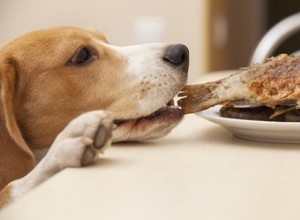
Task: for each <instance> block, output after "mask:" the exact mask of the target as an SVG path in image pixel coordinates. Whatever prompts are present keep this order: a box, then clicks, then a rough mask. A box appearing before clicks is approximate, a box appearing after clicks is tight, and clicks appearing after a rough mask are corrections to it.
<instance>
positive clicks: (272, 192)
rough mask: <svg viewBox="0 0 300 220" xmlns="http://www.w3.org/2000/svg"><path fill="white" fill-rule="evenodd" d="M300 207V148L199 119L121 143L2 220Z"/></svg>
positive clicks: (294, 214) (204, 214) (285, 215)
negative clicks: (237, 134) (241, 134)
mask: <svg viewBox="0 0 300 220" xmlns="http://www.w3.org/2000/svg"><path fill="white" fill-rule="evenodd" d="M227 74H228V73H217V74H207V75H203V76H201V81H208V80H215V79H217V78H220V77H223V76H225V75H227ZM299 206H300V146H299V145H298V144H274V143H263V142H255V141H248V140H243V139H239V138H237V137H234V136H233V135H232V134H231V133H230V132H229V131H227V130H225V129H224V128H222V127H221V126H219V125H217V124H213V123H211V122H209V121H206V120H204V119H202V118H200V117H198V116H197V115H194V114H191V115H187V116H186V117H185V118H184V120H183V121H182V123H181V124H180V125H179V126H178V127H177V128H175V129H174V130H173V132H172V133H171V134H170V135H168V136H167V137H165V138H162V139H159V140H155V141H150V142H146V143H122V144H116V145H114V146H113V147H112V148H110V149H108V150H107V151H106V153H105V155H104V156H103V157H102V158H101V159H100V160H99V161H98V162H96V163H95V164H94V165H92V166H89V167H85V168H76V169H75V168H73V169H71V168H69V169H65V170H64V171H62V172H60V173H59V174H58V175H56V176H54V177H53V178H51V179H50V180H48V181H46V182H45V183H44V184H42V185H40V186H39V187H37V188H36V189H35V190H33V191H32V192H30V193H28V194H27V195H25V196H24V197H23V198H21V199H20V200H19V201H17V202H15V203H14V204H12V205H11V206H9V207H7V208H6V209H4V210H3V211H2V212H1V213H0V219H1V220H2V219H3V220H10V219H18V220H19V219H28V220H29V219H30V220H35V219H38V220H41V219H43V220H48V219H51V220H53V219H55V220H60V219H61V220H66V219H68V220H69V219H72V220H73V219H74V220H75V219H89V220H93V219H99V220H110V219H113V220H116V219H125V220H127V219H130V220H135V219H136V220H148V219H149V220H168V219H170V220H185V219H186V220H196V219H197V220H199V219H201V220H203V219H205V220H206V219H207V220H215V219H222V220H227V219H228V220H229V219H230V220H234V219H237V220H240V219H243V220H246V219H256V220H259V219H263V220H266V219H272V220H276V219H300V208H299Z"/></svg>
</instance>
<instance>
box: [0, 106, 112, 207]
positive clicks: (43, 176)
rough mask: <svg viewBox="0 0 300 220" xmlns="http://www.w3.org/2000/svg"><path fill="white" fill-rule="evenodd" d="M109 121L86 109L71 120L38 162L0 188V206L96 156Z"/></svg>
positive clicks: (107, 137)
mask: <svg viewBox="0 0 300 220" xmlns="http://www.w3.org/2000/svg"><path fill="white" fill-rule="evenodd" d="M112 125H113V123H112V118H111V117H110V115H109V114H108V113H107V112H104V111H93V112H88V113H85V114H82V115H80V116H79V117H77V118H76V119H74V120H73V121H71V122H70V123H69V124H68V125H67V127H66V128H65V129H64V130H63V131H62V132H61V133H60V134H59V135H58V136H57V138H56V139H55V141H54V143H53V144H52V146H51V148H50V149H49V151H48V153H47V154H46V156H45V157H44V158H43V159H42V160H41V161H40V163H39V164H38V165H37V166H36V167H35V168H34V169H33V170H32V171H31V172H30V173H28V174H27V175H26V176H24V177H23V178H20V179H18V180H15V181H13V182H11V183H10V184H8V185H7V186H6V187H5V188H4V189H3V190H2V191H1V192H0V207H1V206H4V205H6V204H7V203H9V202H10V201H14V200H16V199H17V198H18V197H20V196H22V195H24V194H25V193H27V192H28V191H30V190H31V189H32V188H34V187H35V186H37V185H39V184H40V183H42V182H43V181H45V180H47V179H48V178H49V177H51V176H53V175H54V174H56V173H57V172H59V171H60V170H62V169H64V168H66V167H80V166H85V165H88V164H90V163H91V162H92V161H93V160H95V159H96V158H97V157H98V152H103V151H104V149H105V148H106V147H107V146H109V145H110V143H111V139H112Z"/></svg>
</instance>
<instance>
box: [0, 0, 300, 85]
mask: <svg viewBox="0 0 300 220" xmlns="http://www.w3.org/2000/svg"><path fill="white" fill-rule="evenodd" d="M299 11H300V1H295V0H285V1H282V0H176V1H174V0H85V1H82V0H10V1H8V0H6V1H5V0H0V15H1V19H0V27H1V31H0V33H1V34H0V44H1V43H4V42H6V41H9V40H10V39H12V38H15V37H17V36H19V35H21V34H23V33H26V32H28V31H32V30H36V29H44V28H49V27H55V26H79V27H84V28H89V29H94V30H98V31H101V32H103V33H104V34H105V35H106V36H107V38H108V39H109V41H110V43H112V44H115V45H119V46H125V45H131V44H139V43H147V42H169V43H184V44H186V45H187V46H188V47H189V49H190V54H191V61H190V81H193V80H195V79H197V78H198V77H199V75H200V74H202V73H207V72H213V71H218V70H226V69H237V68H238V67H242V66H247V65H249V62H250V58H251V56H252V54H253V51H254V49H255V47H256V46H257V44H258V42H259V41H260V39H261V38H262V36H263V35H264V34H265V33H266V32H267V31H268V30H269V29H270V28H271V27H272V26H273V25H274V24H276V23H277V22H278V21H280V20H282V19H283V18H285V17H287V16H289V15H291V14H294V13H296V12H299ZM299 44H300V33H297V34H296V35H294V36H293V37H291V39H289V40H288V41H287V43H285V44H283V45H281V46H280V48H278V50H277V51H276V53H282V52H286V53H289V52H293V50H294V49H295V48H297V49H299V48H300V47H299Z"/></svg>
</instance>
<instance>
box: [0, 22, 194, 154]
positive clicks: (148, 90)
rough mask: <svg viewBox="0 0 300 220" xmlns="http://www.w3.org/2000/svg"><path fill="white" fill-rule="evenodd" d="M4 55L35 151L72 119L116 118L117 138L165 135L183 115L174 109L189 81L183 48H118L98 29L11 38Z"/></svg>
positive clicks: (19, 116) (21, 121)
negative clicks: (97, 113) (90, 115)
mask: <svg viewBox="0 0 300 220" xmlns="http://www.w3.org/2000/svg"><path fill="white" fill-rule="evenodd" d="M0 57H1V62H2V66H5V68H6V69H7V68H8V67H9V68H10V69H13V70H14V71H11V72H10V74H11V75H10V76H5V77H6V80H5V81H6V82H5V83H6V85H8V86H7V89H9V90H13V91H6V93H7V92H8V93H11V94H10V95H11V96H12V99H11V102H12V103H11V105H12V108H13V109H12V111H13V114H14V115H15V118H16V121H17V124H18V126H19V128H20V130H21V133H22V134H23V136H24V138H25V140H26V142H27V143H28V144H29V145H30V146H32V147H38V148H40V147H48V146H50V144H51V143H52V141H53V140H54V138H55V136H56V135H57V134H58V133H59V132H60V131H61V130H62V129H63V127H64V126H65V125H66V124H67V123H68V122H69V121H71V120H72V119H73V118H75V117H76V116H78V115H79V114H81V113H83V112H87V111H91V110H95V109H103V110H107V111H110V112H111V113H112V115H113V117H114V119H115V124H116V128H115V129H114V131H113V140H114V141H124V140H144V139H150V138H157V137H161V136H164V135H166V134H167V133H169V132H170V131H171V130H172V128H174V127H175V125H176V124H178V122H179V121H180V120H181V118H182V116H183V114H182V111H181V110H180V109H178V108H174V107H173V106H172V105H173V101H172V100H173V98H174V96H176V94H177V93H178V92H179V91H180V89H181V88H182V87H183V86H184V85H185V83H186V81H187V71H188V63H189V54H188V49H187V48H186V47H185V46H183V45H168V44H144V45H139V46H129V47H116V46H112V45H110V44H109V43H108V42H107V40H106V39H105V37H104V36H103V35H101V34H99V33H96V32H92V31H87V30H83V29H78V28H55V29H50V30H43V31H38V32H33V33H30V34H27V35H25V36H22V37H20V38H17V39H15V40H13V41H11V42H10V43H8V44H6V45H5V46H4V47H3V48H2V49H1V50H0ZM0 72H1V74H2V75H5V74H6V72H5V71H3V70H2V71H1V70H0ZM5 77H4V78H5ZM2 78H3V76H2ZM2 83H3V80H2ZM3 88H4V87H2V90H3ZM5 88H6V87H5ZM2 93H3V91H2Z"/></svg>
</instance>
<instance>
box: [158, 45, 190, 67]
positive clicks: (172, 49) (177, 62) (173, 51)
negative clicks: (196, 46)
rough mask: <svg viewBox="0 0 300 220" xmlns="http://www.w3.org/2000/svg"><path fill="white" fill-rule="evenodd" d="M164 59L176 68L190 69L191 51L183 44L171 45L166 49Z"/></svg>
mask: <svg viewBox="0 0 300 220" xmlns="http://www.w3.org/2000/svg"><path fill="white" fill-rule="evenodd" d="M163 59H164V60H165V61H167V62H169V63H171V64H172V65H174V66H182V67H185V68H188V65H189V49H188V48H187V47H186V46H185V45H183V44H175V45H171V46H169V47H168V48H167V49H166V51H165V54H164V56H163Z"/></svg>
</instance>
